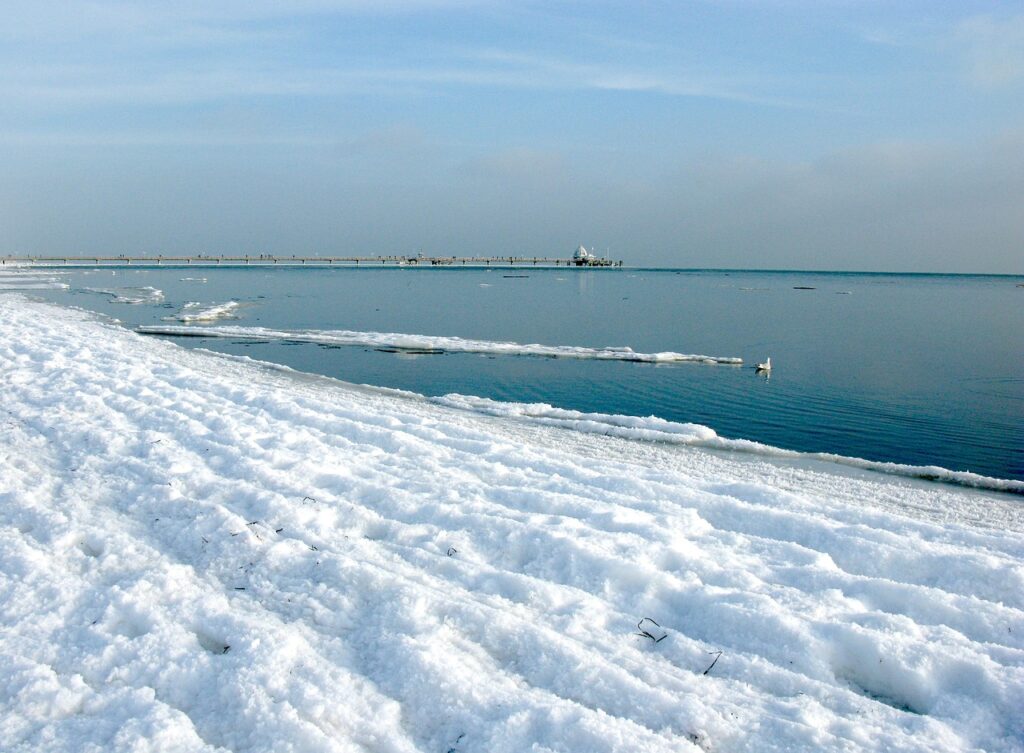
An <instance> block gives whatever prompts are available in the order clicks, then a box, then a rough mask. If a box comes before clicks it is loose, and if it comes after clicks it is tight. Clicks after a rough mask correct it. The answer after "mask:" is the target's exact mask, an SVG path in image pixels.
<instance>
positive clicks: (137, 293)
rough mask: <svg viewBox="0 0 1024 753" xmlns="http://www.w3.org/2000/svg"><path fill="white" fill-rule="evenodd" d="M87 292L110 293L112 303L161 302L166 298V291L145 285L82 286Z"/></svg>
mask: <svg viewBox="0 0 1024 753" xmlns="http://www.w3.org/2000/svg"><path fill="white" fill-rule="evenodd" d="M82 289H83V290H84V291H85V292H87V293H98V294H99V295H109V296H110V302H111V303H129V304H141V303H159V302H160V301H162V300H163V299H164V292H163V291H162V290H158V289H157V288H154V287H152V286H151V285H143V286H141V287H135V288H132V287H128V288H82Z"/></svg>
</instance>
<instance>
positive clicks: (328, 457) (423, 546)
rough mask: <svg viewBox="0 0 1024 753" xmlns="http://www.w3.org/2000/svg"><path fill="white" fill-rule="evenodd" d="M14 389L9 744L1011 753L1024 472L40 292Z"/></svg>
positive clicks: (1016, 736) (0, 482)
mask: <svg viewBox="0 0 1024 753" xmlns="http://www.w3.org/2000/svg"><path fill="white" fill-rule="evenodd" d="M0 390H2V395H3V402H2V407H3V412H2V414H0V467H2V468H3V471H2V472H0V594H2V598H0V730H2V734H3V738H2V739H3V747H4V749H5V750H12V751H47V752H51V751H70V750H75V751H81V750H104V751H108V750H109V751H129V750H132V751H135V750H159V751H224V750H231V751H272V750H274V751H277V750H291V751H356V750H365V751H370V750H372V751H388V752H390V753H396V752H404V751H409V752H412V751H442V752H447V751H457V752H458V753H471V752H474V751H479V752H481V753H482V752H485V751H486V752H487V753H503V752H508V753H513V752H514V753H520V752H521V751H528V750H535V751H568V752H583V751H586V752H588V753H603V752H605V751H630V752H631V753H632V752H633V751H638V750H643V751H649V752H651V753H659V752H662V751H664V752H667V751H672V752H673V753H675V752H678V751H686V750H693V751H697V750H705V751H716V752H723V753H724V752H729V751H769V750H780V751H781V750H786V751H823V750H825V751H828V750H843V751H852V750H866V751H936V750H942V751H975V750H989V751H1008V752H1009V751H1022V750H1024V717H1022V715H1021V713H1020V710H1021V708H1024V628H1022V625H1024V619H1022V618H1024V535H1022V533H1024V508H1022V506H1021V505H1020V503H1019V501H1018V500H1016V499H1014V498H1011V497H1008V496H1006V495H997V494H989V493H983V492H979V491H973V490H965V489H959V488H956V487H950V486H943V485H937V484H928V483H924V482H921V481H915V480H910V479H903V478H895V477H886V476H880V475H877V474H873V473H870V472H866V471H860V470H855V469H846V470H845V471H843V472H828V471H825V470H822V468H823V467H824V465H823V464H817V465H815V464H814V463H800V464H787V463H784V462H782V461H780V460H775V459H770V458H765V457H759V456H756V455H750V454H747V455H743V454H731V453H712V452H708V451H707V450H704V449H699V448H693V447H689V446H686V445H676V444H670V443H661V442H659V443H650V442H636V441H632V440H628V439H624V438H617V437H614V436H600V435H597V434H587V433H583V432H573V431H565V430H564V429H562V428H559V427H557V426H545V425H540V424H537V423H535V422H529V421H528V422H523V421H512V420H509V419H507V418H498V417H492V416H486V415H479V414H476V413H471V412H466V411H459V410H453V409H451V408H449V407H447V406H443V405H438V404H434V403H431V402H430V401H427V400H425V399H423V398H420V397H418V396H410V395H402V394H398V393H395V392H390V391H382V390H375V389H369V388H359V387H354V386H350V385H344V384H341V383H338V382H334V381H332V380H329V379H326V378H323V377H316V376H310V375H304V374H300V373H296V372H291V371H288V370H284V369H277V368H269V367H266V366H263V365H260V364H259V363H256V362H251V361H248V360H247V359H241V358H233V357H225V356H216V355H212V354H207V353H202V352H196V351H188V350H185V349H182V348H179V347H177V346H175V345H174V344H172V343H170V342H167V341H163V340H155V339H146V338H140V337H138V336H136V335H134V334H133V333H131V332H128V331H126V330H123V329H120V328H118V327H116V326H114V325H111V324H103V323H100V322H99V321H98V320H97V319H96V318H94V317H93V316H92V315H89V314H87V313H84V312H78V311H71V310H64V309H59V308H57V307H54V306H50V305H46V304H41V303H34V302H29V301H27V300H25V299H24V298H22V297H20V296H4V297H0ZM625 428H643V427H625ZM662 429H670V430H669V431H664V432H663V433H665V434H679V435H680V436H689V435H690V434H692V435H694V436H700V435H701V434H702V429H701V427H694V428H693V429H687V428H683V427H679V428H677V427H662ZM830 467H833V468H834V467H835V466H830ZM643 618H649V619H650V620H653V621H654V622H656V623H658V625H659V626H660V627H654V626H653V625H652V624H651V622H649V621H645V622H644V623H643V625H644V630H645V631H646V632H648V633H649V634H650V635H652V636H655V637H660V636H661V635H662V634H664V635H665V638H664V639H662V640H660V641H658V642H654V640H652V639H651V638H648V637H645V636H644V635H641V634H640V633H641V630H640V629H639V628H638V623H640V622H641V620H643ZM720 652H721V653H720ZM716 659H717V661H716ZM713 662H714V663H713ZM712 664H713V666H712Z"/></svg>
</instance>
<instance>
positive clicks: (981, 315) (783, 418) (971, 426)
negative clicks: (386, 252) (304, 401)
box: [25, 265, 1024, 479]
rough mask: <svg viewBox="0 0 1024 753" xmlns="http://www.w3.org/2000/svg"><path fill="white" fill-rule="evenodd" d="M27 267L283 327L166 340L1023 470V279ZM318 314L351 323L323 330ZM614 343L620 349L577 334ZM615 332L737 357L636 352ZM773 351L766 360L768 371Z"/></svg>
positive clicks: (166, 315)
mask: <svg viewBox="0 0 1024 753" xmlns="http://www.w3.org/2000/svg"><path fill="white" fill-rule="evenodd" d="M25 273H26V274H28V273H29V271H28V270H25ZM31 274H33V275H35V276H36V277H40V276H41V277H43V278H47V279H50V280H55V281H58V284H60V285H61V286H64V285H66V286H67V287H54V288H51V289H36V290H31V291H30V292H28V291H27V294H30V295H33V296H36V297H40V298H44V299H47V300H52V301H56V302H59V303H62V304H66V305H73V306H76V307H80V308H85V309H89V310H93V311H96V312H99V313H101V314H104V315H107V316H110V317H114V318H116V319H117V320H119V321H120V322H122V323H123V324H124V325H125V326H127V327H131V328H136V327H140V326H150V327H153V326H157V327H160V326H171V325H174V326H184V327H190V328H194V327H211V326H216V327H223V326H231V327H242V328H256V327H259V328H267V329H271V330H274V331H275V332H276V333H277V334H275V335H273V336H266V337H252V336H235V337H173V339H174V341H175V342H178V343H179V344H181V345H183V346H186V347H201V348H207V349H210V350H215V351H220V352H224V353H231V354H237V355H245V356H249V357H251V358H255V359H260V360H265V361H270V362H274V363H278V364H283V365H286V366H289V367H292V368H295V369H298V370H301V371H306V372H314V373H318V374H323V375H326V376H329V377H334V378H337V379H341V380H344V381H346V382H354V383H361V384H372V385H377V386H383V387H393V388H399V389H403V390H410V391H413V392H417V393H421V394H424V395H428V396H440V395H446V394H451V393H456V394H460V395H474V396H479V397H486V398H491V399H494V400H500V401H510V402H518V403H546V404H550V405H552V406H556V407H559V408H565V409H570V410H576V411H584V412H594V413H603V414H619V415H628V416H642V417H646V416H656V417H660V418H663V419H666V420H670V421H675V422H684V423H697V424H703V425H706V426H709V427H711V428H712V429H714V430H715V431H716V432H717V433H718V434H720V435H722V436H724V437H730V438H742V439H750V440H755V441H757V442H762V443H765V444H768V445H772V446H775V447H781V448H787V449H793V450H798V451H806V452H827V453H835V454H840V455H845V456H851V457H857V458H865V459H868V460H875V461H883V462H895V463H901V464H910V465H921V466H932V465H934V466H941V467H943V468H947V469H950V470H954V471H971V472H974V473H977V474H982V475H985V476H992V477H996V478H1004V479H1024V278H1022V277H1011V276H980V275H930V274H867V273H834V272H828V273H825V272H789V271H787V272H766V271H736V270H678V269H634V268H628V267H623V268H613V269H575V268H539V267H487V268H451V267H415V266H408V267H380V268H373V267H370V268H367V267H320V266H317V267H312V266H310V267H305V266H286V265H282V266H275V267H266V266H250V267H226V266H224V267H212V266H199V265H192V266H180V267H160V268H132V267H117V268H111V267H107V266H102V267H97V268H74V269H71V268H51V269H36V270H31ZM310 331H317V332H325V331H326V332H339V331H344V332H345V333H349V334H348V335H347V336H346V337H347V340H346V339H345V338H340V339H339V338H334V339H332V338H330V337H328V338H326V340H325V338H323V337H321V338H312V339H313V340H319V341H311V338H309V337H305V336H303V333H307V334H308V333H309V332H310ZM352 333H355V336H352ZM372 333H389V337H380V336H377V335H374V334H372ZM404 335H422V336H426V338H428V340H429V338H465V339H470V340H473V341H482V342H484V343H491V344H499V343H515V344H518V345H523V346H526V345H535V344H536V345H544V346H565V348H564V352H562V353H560V354H559V353H557V352H556V354H555V356H554V357H553V356H552V355H551V354H550V353H547V351H544V350H543V349H537V348H528V347H524V348H518V347H516V346H514V345H512V346H508V345H502V346H498V345H495V346H494V347H485V348H482V350H483V351H485V352H479V351H480V350H481V349H480V348H478V349H477V351H478V352H459V351H458V349H452V348H450V347H447V345H450V344H451V343H452V342H453V341H450V340H437V341H436V342H433V341H431V342H433V345H432V346H430V347H423V346H422V339H421V340H417V341H416V342H417V343H420V344H421V345H420V346H418V347H409V346H407V343H406V341H405V340H403V339H402V337H401V336H404ZM160 336H166V335H160ZM343 342H355V343H356V344H348V345H346V344H342V343H343ZM446 344H447V345H446ZM606 348H616V349H620V350H618V351H613V353H614V352H620V353H626V354H627V357H625V358H618V357H613V358H604V357H596V356H594V357H592V355H593V354H591V353H590V351H588V350H586V349H606ZM625 348H629V349H631V350H632V351H633V352H635V353H639V354H657V353H665V352H673V353H680V354H698V355H706V356H711V357H717V358H723V359H728V358H740V359H742V361H743V363H742V365H732V364H728V363H707V362H703V361H666V360H663V359H662V360H659V359H650V360H644V359H642V358H641V359H633V358H631V357H629V356H628V353H629V351H626V350H624V349H625ZM572 349H576V350H572ZM602 352H605V351H602ZM559 355H563V356H564V355H571V356H572V357H558V356H559ZM769 357H770V358H771V364H772V369H771V371H770V373H763V372H757V371H756V370H755V368H754V365H755V364H756V363H758V362H763V361H764V360H765V359H767V358H769Z"/></svg>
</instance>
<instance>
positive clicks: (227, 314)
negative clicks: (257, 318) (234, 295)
mask: <svg viewBox="0 0 1024 753" xmlns="http://www.w3.org/2000/svg"><path fill="white" fill-rule="evenodd" d="M241 305H242V304H241V303H239V302H238V301H225V302H224V303H199V302H198V301H189V302H188V303H186V304H185V305H184V306H183V307H182V309H181V311H179V312H178V313H177V314H175V315H174V316H172V317H167V318H168V319H170V320H176V321H179V322H212V321H216V320H217V319H231V318H234V317H235V316H236V312H237V311H238V309H239V308H240V307H241Z"/></svg>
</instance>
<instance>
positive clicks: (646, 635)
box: [636, 617, 668, 643]
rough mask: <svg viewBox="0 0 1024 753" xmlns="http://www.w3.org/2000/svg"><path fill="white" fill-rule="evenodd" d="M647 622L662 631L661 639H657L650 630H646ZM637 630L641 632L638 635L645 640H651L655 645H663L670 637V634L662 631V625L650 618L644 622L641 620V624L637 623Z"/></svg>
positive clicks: (644, 619)
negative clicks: (662, 642)
mask: <svg viewBox="0 0 1024 753" xmlns="http://www.w3.org/2000/svg"><path fill="white" fill-rule="evenodd" d="M645 622H649V623H651V624H652V625H653V626H654V627H656V628H657V629H658V630H660V631H661V637H660V638H655V637H654V635H652V634H651V632H650V631H649V630H646V629H645V628H644V623H645ZM636 629H637V630H639V631H640V632H639V633H637V635H639V636H642V637H644V638H650V639H651V640H652V641H654V642H655V643H661V641H663V640H665V639H666V638H667V637H668V633H666V632H665V631H664V630H663V629H662V627H661V625H659V624H658V623H657V622H655V621H654V620H652V619H651V618H650V617H644V618H643V619H642V620H640V622H638V623H636Z"/></svg>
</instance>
